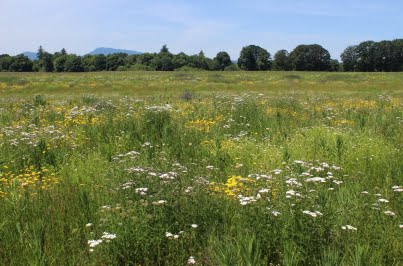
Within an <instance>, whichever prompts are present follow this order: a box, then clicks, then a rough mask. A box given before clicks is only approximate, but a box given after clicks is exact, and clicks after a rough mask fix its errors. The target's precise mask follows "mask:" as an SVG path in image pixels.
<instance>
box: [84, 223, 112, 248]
mask: <svg viewBox="0 0 403 266" xmlns="http://www.w3.org/2000/svg"><path fill="white" fill-rule="evenodd" d="M91 225H92V224H91ZM86 226H88V224H87V225H86ZM115 238H116V234H112V233H108V232H103V234H102V236H101V239H92V240H88V245H89V246H90V252H94V249H93V248H95V247H96V246H98V245H99V244H102V243H103V242H104V240H105V242H107V243H108V242H110V241H111V240H112V239H115Z"/></svg>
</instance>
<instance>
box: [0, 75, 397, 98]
mask: <svg viewBox="0 0 403 266" xmlns="http://www.w3.org/2000/svg"><path fill="white" fill-rule="evenodd" d="M184 90H192V91H195V92H196V93H200V94H203V95H204V94H207V95H211V94H212V93H225V92H230V93H239V92H248V91H259V92H264V93H266V94H270V95H276V94H284V93H295V94H306V93H324V94H329V93H330V94H337V95H349V94H356V93H358V94H360V95H361V96H363V94H365V95H373V94H377V93H389V94H400V95H401V94H402V91H403V73H320V72H275V71H273V72H207V71H206V72H202V71H200V72H98V73H77V74H69V73H62V74H56V73H54V74H47V73H42V74H41V73H0V95H21V96H31V95H34V94H48V95H49V96H50V97H57V96H58V95H63V96H70V95H72V96H77V94H97V95H105V96H120V95H128V94H129V95H134V96H149V95H161V94H163V96H170V95H178V94H181V93H182V92H183V91H184Z"/></svg>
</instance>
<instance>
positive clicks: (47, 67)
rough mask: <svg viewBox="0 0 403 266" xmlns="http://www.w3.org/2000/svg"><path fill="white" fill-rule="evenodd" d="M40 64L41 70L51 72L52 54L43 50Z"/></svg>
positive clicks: (52, 67)
mask: <svg viewBox="0 0 403 266" xmlns="http://www.w3.org/2000/svg"><path fill="white" fill-rule="evenodd" d="M39 62H40V65H41V66H42V71H45V72H53V70H54V66H53V56H52V54H50V53H48V52H44V53H43V55H42V59H41V60H39Z"/></svg>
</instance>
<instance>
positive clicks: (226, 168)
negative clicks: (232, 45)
mask: <svg viewBox="0 0 403 266" xmlns="http://www.w3.org/2000/svg"><path fill="white" fill-rule="evenodd" d="M402 119H403V73H312V72H306V73H305V72H260V73H258V72H251V73H250V72H105V73H85V74H64V73H63V74H41V73H35V74H34V73H29V74H26V73H0V209H1V212H0V264H1V265H67V264H69V265H187V264H188V265H191V264H195V265H231V266H232V265H401V263H402V257H403V253H402V247H403V241H402V239H403V216H402V215H403V208H402V206H403V205H402V204H403V193H402V192H403V174H402V173H403V163H402V162H403V153H402V145H403V125H402V122H403V120H402Z"/></svg>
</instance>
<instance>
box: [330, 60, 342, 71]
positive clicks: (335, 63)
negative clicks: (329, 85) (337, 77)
mask: <svg viewBox="0 0 403 266" xmlns="http://www.w3.org/2000/svg"><path fill="white" fill-rule="evenodd" d="M329 71H332V72H339V71H340V62H339V60H337V59H332V60H330V68H329Z"/></svg>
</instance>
